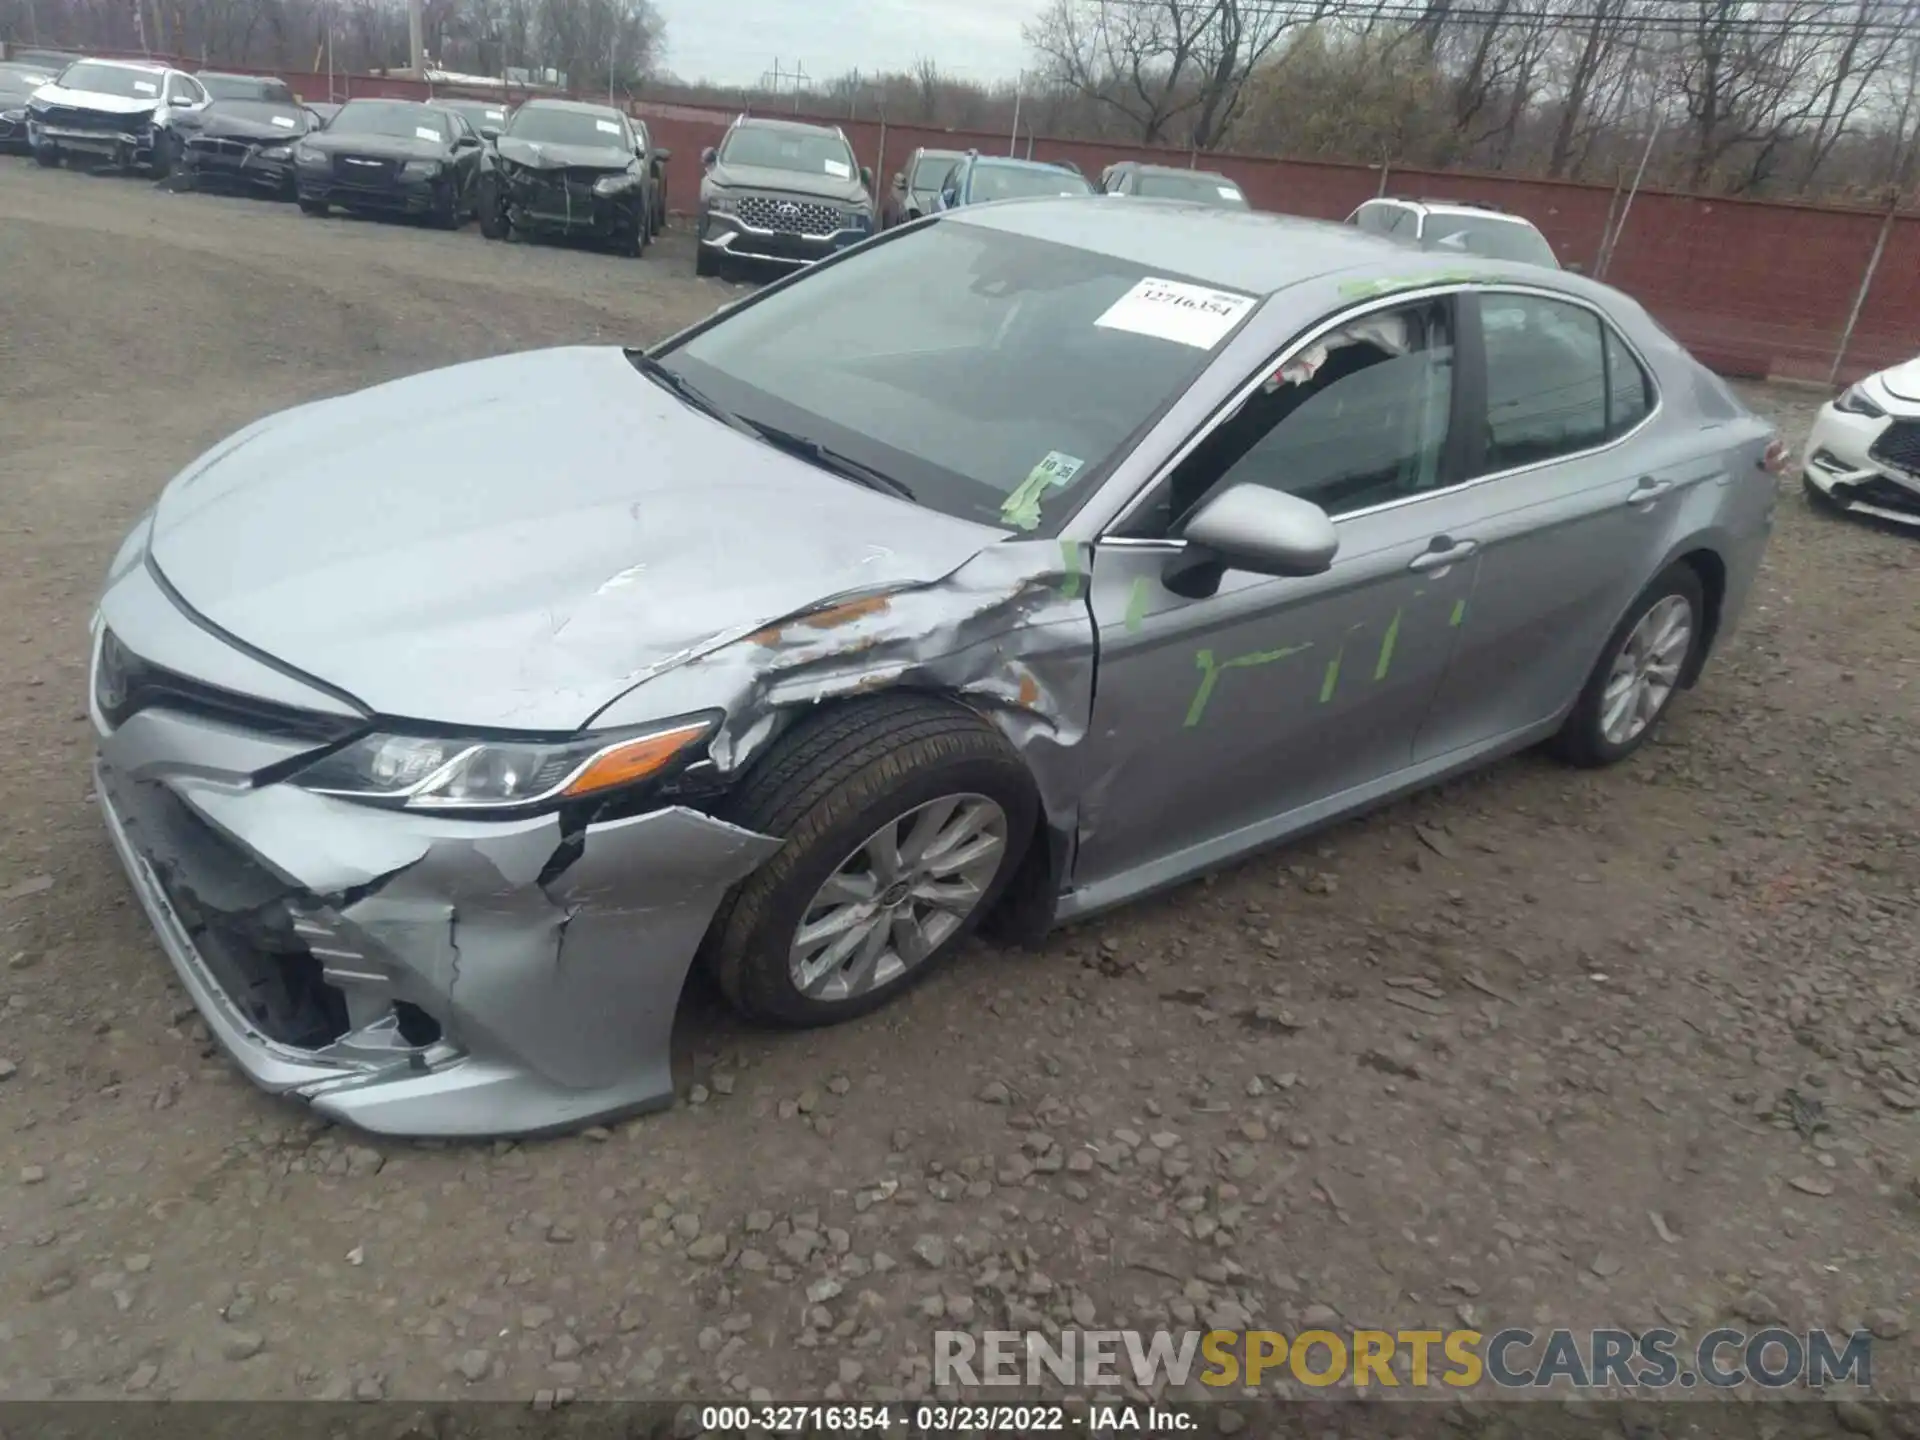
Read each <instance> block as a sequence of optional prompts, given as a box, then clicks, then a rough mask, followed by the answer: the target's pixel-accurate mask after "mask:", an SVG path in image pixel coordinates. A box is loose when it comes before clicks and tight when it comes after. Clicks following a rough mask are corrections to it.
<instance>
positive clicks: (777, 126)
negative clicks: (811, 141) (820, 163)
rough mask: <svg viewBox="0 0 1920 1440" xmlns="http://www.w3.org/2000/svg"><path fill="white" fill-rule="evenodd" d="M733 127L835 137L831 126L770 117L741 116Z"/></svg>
mask: <svg viewBox="0 0 1920 1440" xmlns="http://www.w3.org/2000/svg"><path fill="white" fill-rule="evenodd" d="M733 123H734V124H735V125H751V126H752V127H753V128H754V129H756V130H793V131H796V132H798V133H800V134H802V135H837V134H839V133H840V131H839V129H838V127H836V126H833V125H809V124H808V123H807V122H806V121H804V120H776V119H774V118H773V117H772V116H771V115H742V116H741V117H740V118H739V119H738V120H736V121H734V122H733Z"/></svg>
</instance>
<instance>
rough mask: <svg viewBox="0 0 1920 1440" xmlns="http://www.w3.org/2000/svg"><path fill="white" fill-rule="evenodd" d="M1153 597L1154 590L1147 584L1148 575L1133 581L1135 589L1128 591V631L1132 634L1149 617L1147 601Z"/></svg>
mask: <svg viewBox="0 0 1920 1440" xmlns="http://www.w3.org/2000/svg"><path fill="white" fill-rule="evenodd" d="M1152 598H1153V591H1152V590H1150V589H1149V588H1148V586H1147V581H1146V577H1145V576H1142V577H1141V578H1139V579H1137V580H1135V581H1134V582H1133V589H1131V590H1129V591H1128V592H1127V620H1126V625H1127V632H1128V633H1129V634H1131V633H1132V632H1134V631H1135V630H1138V629H1139V628H1140V625H1141V622H1142V621H1144V620H1145V619H1146V618H1147V603H1148V601H1150V600H1151V599H1152Z"/></svg>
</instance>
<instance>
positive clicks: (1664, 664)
mask: <svg viewBox="0 0 1920 1440" xmlns="http://www.w3.org/2000/svg"><path fill="white" fill-rule="evenodd" d="M1692 643H1693V606H1692V605H1691V604H1689V603H1688V601H1687V598H1686V596H1684V595H1667V596H1664V597H1663V598H1661V599H1660V600H1658V601H1656V602H1655V603H1654V605H1653V606H1652V607H1651V608H1649V609H1648V611H1647V613H1646V614H1645V615H1642V616H1641V617H1640V623H1639V624H1637V625H1635V626H1634V627H1633V631H1632V633H1630V634H1629V635H1628V636H1627V640H1626V643H1625V644H1624V645H1622V646H1621V647H1620V653H1619V654H1618V655H1616V656H1615V657H1614V660H1613V668H1612V670H1611V671H1609V672H1608V675H1607V687H1606V690H1605V691H1604V692H1603V693H1602V695H1601V699H1600V733H1601V735H1602V736H1603V737H1604V738H1605V739H1606V742H1607V743H1608V744H1609V745H1628V744H1631V743H1632V742H1633V741H1635V740H1637V739H1639V738H1640V735H1641V733H1642V732H1644V731H1645V730H1646V728H1647V727H1648V726H1649V725H1651V724H1653V722H1654V721H1655V720H1657V719H1659V718H1660V712H1661V711H1662V710H1664V709H1665V708H1666V705H1667V701H1668V700H1669V699H1671V698H1672V696H1673V692H1674V690H1675V688H1676V687H1677V686H1678V685H1679V683H1680V667H1681V666H1682V665H1684V664H1685V663H1686V659H1687V651H1688V648H1689V647H1690V646H1691V644H1692Z"/></svg>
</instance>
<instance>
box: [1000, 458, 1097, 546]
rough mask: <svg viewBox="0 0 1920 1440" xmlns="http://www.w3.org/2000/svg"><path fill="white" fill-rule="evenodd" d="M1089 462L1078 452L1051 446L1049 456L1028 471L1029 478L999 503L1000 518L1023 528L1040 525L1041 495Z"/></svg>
mask: <svg viewBox="0 0 1920 1440" xmlns="http://www.w3.org/2000/svg"><path fill="white" fill-rule="evenodd" d="M1085 465H1086V462H1085V461H1084V460H1082V459H1080V458H1079V457H1078V456H1076V455H1063V454H1062V453H1061V452H1060V451H1058V450H1049V451H1048V452H1047V457H1046V459H1044V460H1042V461H1041V462H1040V463H1039V464H1038V465H1036V466H1034V467H1033V469H1031V470H1029V471H1028V472H1027V478H1026V479H1024V480H1022V481H1021V482H1020V483H1019V484H1018V485H1017V486H1015V487H1014V490H1013V493H1012V494H1011V495H1009V496H1007V498H1006V499H1005V500H1003V501H1002V502H1001V504H1000V518H1001V520H1003V521H1004V522H1005V523H1007V524H1008V525H1012V526H1014V527H1015V528H1016V529H1020V530H1033V529H1037V528H1038V527H1039V524H1040V499H1041V497H1042V496H1043V495H1045V494H1046V493H1047V491H1049V490H1056V489H1058V488H1059V487H1060V486H1062V485H1067V484H1070V483H1072V481H1073V477H1074V476H1076V475H1078V474H1079V473H1080V471H1081V470H1082V468H1084V466H1085Z"/></svg>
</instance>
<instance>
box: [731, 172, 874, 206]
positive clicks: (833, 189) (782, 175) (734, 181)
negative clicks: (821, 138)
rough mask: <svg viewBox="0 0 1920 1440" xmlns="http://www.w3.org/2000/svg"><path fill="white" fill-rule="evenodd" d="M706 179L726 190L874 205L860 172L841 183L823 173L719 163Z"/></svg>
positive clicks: (839, 180) (840, 180) (836, 177)
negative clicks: (775, 193) (758, 191)
mask: <svg viewBox="0 0 1920 1440" xmlns="http://www.w3.org/2000/svg"><path fill="white" fill-rule="evenodd" d="M707 178H708V179H709V180H711V181H712V182H713V183H714V184H715V185H718V186H720V187H722V188H723V189H727V190H765V191H778V192H780V193H782V194H787V195H804V196H806V197H807V198H808V199H810V200H838V201H840V202H841V203H842V204H845V205H871V204H872V203H873V199H872V197H871V196H869V195H868V194H867V187H866V186H864V185H862V184H861V183H860V172H859V171H858V170H856V171H854V172H853V175H852V176H851V178H849V179H846V180H842V179H841V178H840V177H839V176H838V175H829V174H827V173H825V172H824V171H822V172H820V173H818V174H816V173H814V172H812V171H809V170H778V169H774V168H772V167H770V166H766V165H725V164H720V163H718V162H716V163H715V165H714V167H713V168H712V169H711V170H709V171H708V172H707Z"/></svg>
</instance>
